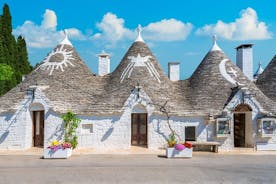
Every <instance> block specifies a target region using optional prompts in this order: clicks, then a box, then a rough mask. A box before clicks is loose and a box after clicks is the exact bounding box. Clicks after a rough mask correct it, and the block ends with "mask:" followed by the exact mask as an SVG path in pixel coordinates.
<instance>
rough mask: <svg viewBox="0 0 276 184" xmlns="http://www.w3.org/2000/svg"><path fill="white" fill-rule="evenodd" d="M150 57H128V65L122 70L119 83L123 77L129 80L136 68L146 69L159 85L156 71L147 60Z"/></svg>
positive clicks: (158, 76)
mask: <svg viewBox="0 0 276 184" xmlns="http://www.w3.org/2000/svg"><path fill="white" fill-rule="evenodd" d="M150 58H151V56H144V57H142V56H141V55H140V54H138V55H137V57H135V56H129V57H128V59H130V63H129V64H128V65H127V67H126V68H125V69H124V71H123V73H122V75H121V77H120V79H121V81H120V82H123V80H124V79H125V77H126V76H127V78H129V77H130V76H131V74H132V71H133V69H134V68H135V67H137V66H142V67H146V68H147V70H148V71H149V73H150V75H151V76H152V77H154V78H155V79H156V80H157V81H158V82H159V83H160V75H159V73H158V71H157V70H156V69H155V67H154V65H153V64H152V63H151V61H150V60H149V59H150Z"/></svg>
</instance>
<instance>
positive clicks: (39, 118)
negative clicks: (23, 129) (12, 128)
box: [30, 103, 45, 147]
mask: <svg viewBox="0 0 276 184" xmlns="http://www.w3.org/2000/svg"><path fill="white" fill-rule="evenodd" d="M30 112H31V116H32V121H33V128H32V137H33V141H32V142H33V146H34V147H43V145H44V144H43V143H44V114H45V110H44V107H43V105H42V104H40V103H33V104H32V105H31V106H30Z"/></svg>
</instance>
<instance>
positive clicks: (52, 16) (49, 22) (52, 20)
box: [41, 9, 57, 29]
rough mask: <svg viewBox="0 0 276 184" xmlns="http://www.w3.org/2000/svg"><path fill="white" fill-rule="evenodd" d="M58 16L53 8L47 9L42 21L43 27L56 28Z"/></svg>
mask: <svg viewBox="0 0 276 184" xmlns="http://www.w3.org/2000/svg"><path fill="white" fill-rule="evenodd" d="M56 26H57V16H56V13H55V12H54V11H53V10H49V9H46V10H45V13H44V15H43V20H42V22H41V27H43V28H45V29H56Z"/></svg>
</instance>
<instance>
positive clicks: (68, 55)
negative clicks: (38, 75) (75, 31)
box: [37, 45, 75, 75]
mask: <svg viewBox="0 0 276 184" xmlns="http://www.w3.org/2000/svg"><path fill="white" fill-rule="evenodd" d="M72 53H73V51H67V50H66V49H65V48H64V45H61V47H60V48H57V49H56V50H53V51H52V52H51V53H50V54H49V55H48V56H47V57H46V58H45V59H44V61H43V63H42V64H41V65H40V66H39V67H38V68H37V70H38V69H39V68H41V69H42V70H50V73H49V75H52V73H53V71H54V70H55V69H56V70H58V69H60V71H62V72H63V71H64V69H63V66H65V67H67V66H68V64H70V65H71V66H75V65H73V63H71V61H70V60H72V59H74V58H73V54H72ZM54 57H56V58H55V59H53V58H54Z"/></svg>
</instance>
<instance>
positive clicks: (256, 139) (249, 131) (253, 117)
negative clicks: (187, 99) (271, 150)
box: [216, 90, 276, 151]
mask: <svg viewBox="0 0 276 184" xmlns="http://www.w3.org/2000/svg"><path fill="white" fill-rule="evenodd" d="M242 103H243V101H242V90H240V91H239V92H238V93H237V94H236V95H235V96H234V97H233V99H232V100H231V101H230V102H229V104H228V105H227V106H226V107H225V111H227V112H228V114H229V116H230V117H231V125H230V126H231V134H229V135H228V136H227V137H226V138H216V140H217V141H219V142H220V143H221V146H220V147H219V150H224V151H229V150H233V149H234V114H233V113H232V110H234V109H235V107H237V106H238V105H239V104H242ZM244 103H245V104H248V105H249V106H250V107H251V108H252V112H247V113H246V132H245V136H246V137H245V141H246V146H248V147H256V145H258V143H262V144H263V143H267V144H272V145H274V144H276V136H273V137H272V138H269V139H267V138H262V137H260V136H259V134H258V127H257V123H258V122H257V119H258V118H259V116H260V114H261V113H267V112H265V111H264V109H263V108H262V106H261V105H260V104H259V103H258V101H257V100H256V99H255V98H254V97H247V98H245V99H244Z"/></svg>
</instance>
